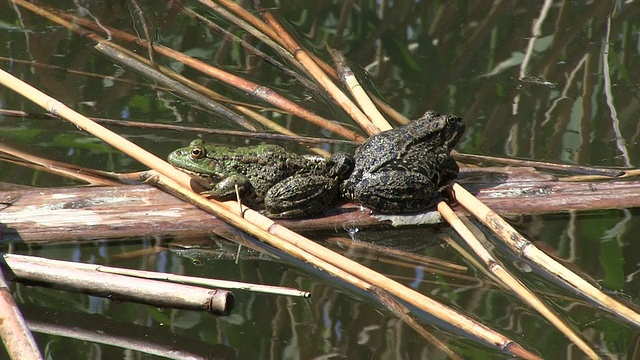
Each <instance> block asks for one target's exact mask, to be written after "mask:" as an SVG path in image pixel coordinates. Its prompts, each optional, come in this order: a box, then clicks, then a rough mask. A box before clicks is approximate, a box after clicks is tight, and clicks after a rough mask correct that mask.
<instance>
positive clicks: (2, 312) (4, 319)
mask: <svg viewBox="0 0 640 360" xmlns="http://www.w3.org/2000/svg"><path fill="white" fill-rule="evenodd" d="M6 270H7V267H6V264H2V267H1V269H0V338H2V342H3V343H4V347H5V349H6V350H7V353H8V354H9V357H10V358H11V359H13V360H37V359H42V354H40V349H38V344H37V343H36V340H35V339H34V338H33V334H32V333H31V331H29V327H28V326H27V323H26V322H25V320H24V318H23V317H22V314H21V313H20V309H18V305H17V304H16V302H15V300H14V299H13V296H12V295H11V290H10V289H9V285H8V284H7V280H6V279H5V277H4V275H3V272H4V271H6Z"/></svg>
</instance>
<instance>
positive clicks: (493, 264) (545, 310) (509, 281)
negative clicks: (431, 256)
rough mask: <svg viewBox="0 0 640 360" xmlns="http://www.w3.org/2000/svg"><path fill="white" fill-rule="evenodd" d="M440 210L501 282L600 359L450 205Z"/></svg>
mask: <svg viewBox="0 0 640 360" xmlns="http://www.w3.org/2000/svg"><path fill="white" fill-rule="evenodd" d="M437 208H438V212H440V214H441V215H442V217H443V218H444V219H445V220H447V222H448V223H449V225H451V227H452V228H453V229H454V230H455V231H456V232H457V233H458V235H460V237H461V238H462V240H463V241H464V242H465V243H466V244H467V246H469V248H470V249H471V250H472V251H473V252H474V253H475V254H476V256H477V257H478V258H479V259H480V260H481V261H482V263H483V264H484V266H485V268H486V269H487V271H489V272H490V273H491V274H493V275H494V276H495V277H496V278H497V279H499V280H500V283H501V284H502V285H503V286H504V287H506V288H507V289H509V290H511V291H513V292H514V293H515V294H516V295H518V296H519V297H520V299H521V300H522V301H524V302H525V303H527V304H529V306H531V307H532V308H534V309H535V310H536V311H537V312H538V313H540V314H541V315H542V316H544V317H545V318H546V319H547V320H548V321H549V322H550V323H551V324H553V325H554V326H555V327H556V328H557V329H558V330H560V332H562V333H563V334H564V335H565V336H566V337H567V338H569V340H571V341H572V342H573V343H574V344H576V345H577V346H578V348H580V350H582V351H583V352H584V353H585V354H587V356H589V357H590V358H591V359H598V355H597V354H596V353H595V351H593V349H591V348H590V347H589V345H587V343H586V342H585V341H584V340H583V339H582V338H581V337H580V336H578V335H577V334H576V333H575V332H574V331H573V330H572V329H571V328H570V327H569V326H568V325H567V324H566V323H565V322H564V321H562V319H560V317H559V316H558V315H557V314H556V313H555V312H553V311H552V310H551V309H550V308H549V307H547V306H546V305H545V304H544V303H543V302H542V301H540V299H538V297H537V296H536V295H535V294H534V293H533V292H531V291H530V290H529V289H527V287H526V286H524V285H523V284H522V283H521V282H520V281H518V280H517V279H516V278H515V277H514V276H513V275H511V273H509V272H508V271H507V269H506V268H504V266H502V264H501V263H500V262H499V261H497V260H496V259H494V258H493V256H491V254H490V253H489V252H488V251H487V249H485V248H484V246H482V244H481V243H480V241H478V239H476V237H475V236H474V235H473V233H471V230H469V228H467V227H466V226H465V225H464V223H463V222H462V220H460V218H459V217H458V215H456V214H455V213H454V212H453V210H452V209H451V208H450V207H449V205H448V204H447V203H446V202H444V201H440V202H439V203H438V205H437Z"/></svg>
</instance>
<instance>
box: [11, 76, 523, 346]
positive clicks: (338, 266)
mask: <svg viewBox="0 0 640 360" xmlns="http://www.w3.org/2000/svg"><path fill="white" fill-rule="evenodd" d="M0 84H3V85H5V86H6V87H8V88H10V89H12V90H13V91H16V92H18V93H20V94H21V95H23V96H25V97H27V98H29V99H30V100H32V101H34V102H35V103H36V104H38V105H40V106H41V107H43V108H44V109H45V110H46V111H49V112H51V113H52V114H54V115H59V116H61V117H63V118H65V119H67V120H68V121H70V122H72V123H73V124H74V125H76V126H77V127H78V128H80V129H81V130H84V131H87V132H89V133H91V134H93V135H95V136H97V137H99V138H100V139H102V140H103V141H105V142H108V143H109V144H111V145H112V146H114V147H116V148H117V149H119V150H121V151H122V152H124V153H126V154H128V155H129V156H131V157H133V158H134V159H136V160H138V161H139V162H141V163H142V164H144V165H146V166H148V167H150V168H152V169H156V170H157V171H158V172H160V173H162V174H164V175H163V176H160V178H161V179H163V181H165V183H166V184H170V185H169V187H171V188H172V190H174V191H175V192H177V193H179V194H180V196H181V197H182V198H185V197H189V195H188V194H190V195H191V196H192V198H190V200H189V201H190V202H192V203H194V204H197V206H198V207H200V208H202V209H207V211H212V213H213V214H214V215H216V216H217V217H219V218H220V219H222V220H224V221H226V222H228V223H231V224H233V225H235V226H237V227H238V228H240V229H242V230H244V231H246V232H248V233H249V234H251V235H254V236H256V237H257V238H259V239H261V240H263V241H265V242H267V243H268V244H270V245H272V246H274V247H277V248H278V249H281V250H283V251H286V252H288V253H289V254H291V255H293V256H296V257H297V258H299V259H302V260H304V261H308V262H310V263H313V264H314V265H315V266H317V267H319V268H321V269H323V270H325V271H327V272H328V273H330V274H333V275H334V276H337V277H340V279H342V280H343V281H346V282H348V283H350V284H352V285H354V286H356V287H358V288H360V289H363V290H365V291H370V289H371V288H372V287H373V286H374V285H375V286H377V287H379V288H381V289H385V290H386V291H389V292H390V293H391V294H393V295H394V296H396V297H398V298H400V299H402V300H404V301H406V302H408V303H410V304H412V305H413V306H416V307H417V308H419V309H421V310H423V311H425V312H427V313H429V314H432V315H433V316H435V317H437V318H439V319H441V320H442V321H445V322H447V323H450V324H451V325H452V326H454V327H456V328H458V329H460V330H461V331H463V332H466V333H468V334H470V335H473V336H475V337H477V338H478V339H479V340H480V341H482V342H485V343H488V344H493V345H494V346H496V348H497V349H498V350H501V351H505V352H507V353H510V354H514V355H516V356H521V357H531V358H536V356H535V355H534V354H533V353H531V352H529V351H527V350H526V349H524V348H523V347H522V346H521V345H519V344H518V343H516V342H514V341H513V340H511V339H509V338H507V337H505V336H504V335H502V334H500V333H498V332H496V331H494V330H492V329H490V328H488V327H487V326H485V325H483V324H482V323H480V322H477V321H475V320H473V319H471V318H469V317H467V316H466V315H464V314H460V313H458V312H457V311H455V310H454V309H452V308H450V307H448V306H446V305H443V304H441V303H439V302H437V301H435V300H433V299H431V298H429V297H427V296H426V295H423V294H421V293H419V292H417V291H415V290H412V289H409V288H407V287H406V286H404V285H401V284H400V283H398V282H395V281H393V280H391V279H389V278H387V277H385V276H383V275H381V274H379V273H377V272H375V271H373V270H371V269H369V268H367V267H366V266H363V265H361V264H359V263H356V262H354V261H352V260H349V259H347V258H345V257H343V256H340V255H338V254H336V253H334V252H333V251H330V250H328V249H326V248H324V247H322V246H321V245H318V244H316V243H314V242H312V241H311V240H308V239H306V238H304V237H302V236H300V235H298V234H296V233H295V232H293V231H291V230H289V229H287V228H285V227H283V226H280V225H278V224H275V223H274V222H273V221H272V220H271V219H267V218H266V217H264V216H262V215H260V214H259V213H257V212H255V211H250V210H247V211H246V212H245V214H244V215H245V217H244V218H243V217H241V216H239V215H235V214H233V213H231V212H229V211H227V209H225V208H223V207H222V206H221V205H220V204H219V203H218V202H216V201H208V200H205V199H204V198H202V197H201V196H198V195H195V193H193V191H191V190H187V189H188V188H190V184H191V178H190V176H189V175H187V174H185V173H183V172H181V171H178V170H176V169H175V168H174V167H173V166H171V165H169V164H168V163H167V162H165V161H162V160H160V159H159V158H157V157H156V156H155V155H153V154H151V153H149V152H148V151H146V150H144V149H142V148H141V147H139V146H137V145H135V144H133V143H131V142H129V141H128V140H126V139H124V138H122V137H120V136H118V135H117V134H115V133H114V132H112V131H110V130H108V129H106V128H104V127H102V126H100V125H98V124H95V123H93V122H92V121H91V120H89V119H87V118H85V117H84V116H82V115H80V114H79V113H77V112H75V111H73V110H72V109H70V108H69V107H67V106H65V105H64V104H62V103H61V102H59V101H57V100H55V99H53V98H51V97H49V96H48V95H46V94H44V93H43V92H41V91H39V90H37V89H35V88H33V87H31V86H30V85H28V84H26V83H25V82H23V81H21V80H19V79H17V78H15V77H14V76H12V75H11V74H9V73H7V72H6V71H4V70H0ZM227 206H228V207H229V208H231V209H232V211H235V209H236V207H237V203H236V202H233V201H230V202H227ZM245 218H246V220H249V221H245ZM263 229H269V232H267V231H266V230H263ZM271 233H274V234H276V235H277V237H276V236H273V235H271ZM280 240H284V241H280ZM310 252H311V253H310ZM312 254H313V255H312ZM320 258H322V259H325V260H328V261H325V260H320ZM353 274H358V277H356V276H355V275H353ZM361 279H366V281H363V280H361ZM372 284H373V285H372ZM380 301H381V302H382V301H383V300H382V299H380ZM383 303H384V302H383ZM389 308H390V309H391V307H389Z"/></svg>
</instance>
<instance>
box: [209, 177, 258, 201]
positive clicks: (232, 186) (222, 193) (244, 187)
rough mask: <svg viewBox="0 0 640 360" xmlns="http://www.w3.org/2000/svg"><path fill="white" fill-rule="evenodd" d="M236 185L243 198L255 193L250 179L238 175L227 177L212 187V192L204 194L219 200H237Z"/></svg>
mask: <svg viewBox="0 0 640 360" xmlns="http://www.w3.org/2000/svg"><path fill="white" fill-rule="evenodd" d="M236 185H237V186H238V191H239V192H240V195H241V196H242V197H244V196H245V195H247V194H251V193H253V186H251V182H250V181H249V179H248V178H247V177H246V176H244V175H242V174H238V173H235V174H231V175H229V176H227V177H226V178H224V179H222V180H221V181H220V182H218V183H217V184H215V185H214V186H213V187H211V190H208V191H205V192H204V193H206V194H209V195H211V196H213V197H214V198H216V199H218V200H231V199H235V198H236Z"/></svg>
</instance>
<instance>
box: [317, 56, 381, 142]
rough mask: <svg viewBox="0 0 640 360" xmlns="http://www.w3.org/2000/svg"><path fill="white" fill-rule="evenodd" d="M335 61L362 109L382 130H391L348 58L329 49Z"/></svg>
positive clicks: (346, 84) (342, 77)
mask: <svg viewBox="0 0 640 360" xmlns="http://www.w3.org/2000/svg"><path fill="white" fill-rule="evenodd" d="M329 53H330V54H331V57H333V62H334V65H335V67H336V70H337V71H338V74H339V78H340V81H341V82H342V83H344V85H345V86H346V87H347V89H348V90H349V92H350V93H351V96H353V98H354V99H355V100H356V102H357V103H358V105H359V106H360V108H361V109H362V111H364V113H365V114H367V117H368V118H369V119H371V122H373V124H374V125H375V126H376V127H377V128H378V129H380V131H386V130H391V125H390V124H389V122H387V120H386V119H385V118H384V116H382V114H381V113H380V111H378V108H377V107H376V106H375V105H374V104H373V102H372V101H371V98H370V97H369V95H368V94H367V92H366V91H364V89H363V88H362V85H360V83H359V82H358V79H357V78H356V76H355V75H354V74H353V71H351V69H350V68H349V66H348V65H347V60H346V59H345V58H344V55H342V53H341V52H339V51H336V50H333V49H329Z"/></svg>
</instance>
